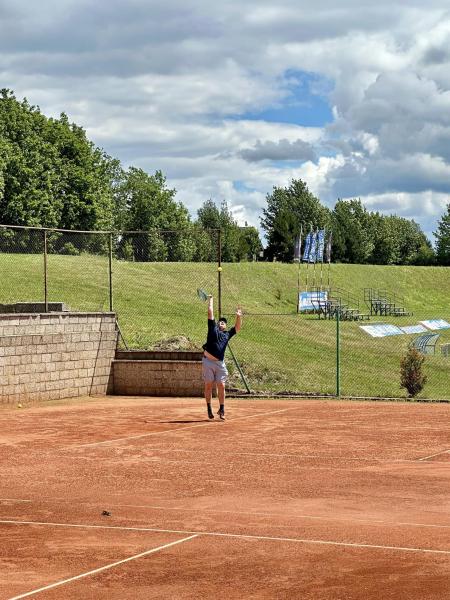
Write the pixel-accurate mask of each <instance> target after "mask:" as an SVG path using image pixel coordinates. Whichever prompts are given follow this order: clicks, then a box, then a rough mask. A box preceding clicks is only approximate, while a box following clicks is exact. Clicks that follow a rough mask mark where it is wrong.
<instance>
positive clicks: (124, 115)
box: [0, 0, 450, 239]
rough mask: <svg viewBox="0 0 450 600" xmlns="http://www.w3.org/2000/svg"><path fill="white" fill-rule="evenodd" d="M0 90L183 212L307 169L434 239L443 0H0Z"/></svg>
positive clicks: (330, 192) (324, 194)
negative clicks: (161, 188)
mask: <svg viewBox="0 0 450 600" xmlns="http://www.w3.org/2000/svg"><path fill="white" fill-rule="evenodd" d="M0 87H7V88H10V89H12V90H13V91H14V92H15V94H16V97H17V98H19V99H22V98H23V97H27V98H28V100H29V101H30V103H32V104H37V105H39V106H40V108H41V110H42V112H43V113H44V114H46V115H47V116H59V114H60V113H61V112H62V111H64V112H66V113H67V114H68V116H69V119H70V120H72V121H75V122H76V123H77V124H79V125H81V126H83V127H84V128H85V129H86V130H87V133H88V136H89V137H90V139H91V140H93V141H94V142H95V143H96V144H97V145H98V146H101V147H102V148H104V149H105V150H106V151H107V152H108V153H109V154H111V155H112V156H114V157H117V158H119V159H120V160H121V162H122V163H123V164H124V165H125V166H129V165H134V166H138V167H141V168H143V169H145V170H146V171H148V172H151V173H153V172H154V171H155V170H156V169H161V170H162V171H163V173H164V174H165V175H166V176H167V178H168V182H169V185H170V186H172V187H175V188H176V189H177V191H178V193H177V198H178V200H180V201H182V202H183V203H184V204H185V205H186V206H188V208H189V209H190V211H191V213H192V215H193V216H195V215H196V211H197V209H198V208H199V207H200V206H201V204H202V203H203V202H204V201H205V200H207V199H208V198H212V199H214V200H216V201H217V202H220V201H221V200H223V199H225V200H227V202H228V204H229V206H230V207H231V208H232V210H233V213H234V215H235V217H236V219H237V220H238V221H239V222H240V223H241V224H243V223H244V221H247V222H248V223H249V224H251V225H256V226H259V217H260V216H261V213H262V209H263V208H264V206H265V198H266V194H267V193H270V192H271V190H272V188H273V186H283V187H284V186H287V185H289V182H290V181H291V179H293V178H294V179H297V178H301V179H303V180H305V181H306V182H307V184H308V186H309V188H310V190H311V191H312V192H314V193H315V194H316V195H318V197H319V198H320V199H321V200H322V201H323V202H324V203H325V204H326V205H327V206H329V207H331V208H332V207H333V206H334V204H335V202H336V200H337V199H338V198H354V197H359V198H361V200H362V201H363V202H364V204H365V205H366V206H367V208H368V209H370V210H379V211H382V212H384V213H395V214H397V215H400V216H403V217H407V218H412V219H415V220H416V221H417V222H419V223H420V225H421V226H422V228H423V230H424V231H425V232H426V233H427V235H428V236H429V237H430V239H432V232H433V230H435V229H436V224H437V221H438V220H439V219H440V217H441V216H442V214H443V213H444V210H445V207H446V205H447V203H448V202H449V198H450V197H449V191H450V6H449V4H448V2H447V1H445V0H428V2H427V3H424V2H423V0H420V1H419V0H417V1H415V0H410V1H407V2H406V1H405V2H403V1H401V0H398V1H397V2H396V3H395V2H394V3H393V2H392V1H391V0H390V1H386V0H378V1H377V2H373V0H370V1H366V0H340V1H339V2H336V1H333V2H331V1H329V0H278V1H277V2H275V1H274V0H272V1H271V2H266V1H265V0H244V1H243V0H240V1H239V2H238V1H236V0H227V1H226V2H221V3H217V5H215V3H211V2H210V1H206V0H183V1H182V0H165V1H161V0H127V1H126V2H125V1H118V0H103V1H101V0H100V1H97V2H94V1H92V0H41V1H40V2H39V3H33V2H30V1H29V0H27V1H25V0H0Z"/></svg>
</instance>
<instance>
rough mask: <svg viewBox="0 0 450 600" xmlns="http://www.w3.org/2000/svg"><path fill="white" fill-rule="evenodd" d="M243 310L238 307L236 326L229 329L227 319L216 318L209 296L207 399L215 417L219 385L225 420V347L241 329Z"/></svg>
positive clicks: (204, 362) (205, 346) (204, 369)
mask: <svg viewBox="0 0 450 600" xmlns="http://www.w3.org/2000/svg"><path fill="white" fill-rule="evenodd" d="M241 322H242V311H241V309H240V308H238V309H236V322H235V324H234V327H232V328H231V329H230V330H229V331H227V320H226V318H225V317H220V318H219V322H218V323H216V321H215V320H214V308H213V297H212V296H211V295H209V296H208V336H207V339H206V343H205V344H203V350H204V352H203V359H202V373H203V379H204V381H205V400H206V407H207V409H208V418H209V419H214V414H213V411H212V408H211V398H212V391H213V387H214V385H216V386H217V395H218V397H219V411H218V413H217V414H218V415H219V417H220V418H221V419H222V421H225V382H226V380H227V377H228V371H227V367H226V366H225V361H224V358H225V349H226V347H227V345H228V342H229V341H230V339H231V338H232V337H233V335H236V333H238V332H239V330H240V329H241Z"/></svg>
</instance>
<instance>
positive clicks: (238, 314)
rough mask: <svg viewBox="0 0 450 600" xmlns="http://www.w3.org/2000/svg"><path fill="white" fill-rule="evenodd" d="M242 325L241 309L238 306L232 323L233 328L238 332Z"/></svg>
mask: <svg viewBox="0 0 450 600" xmlns="http://www.w3.org/2000/svg"><path fill="white" fill-rule="evenodd" d="M241 326H242V310H241V308H240V307H239V306H238V307H237V309H236V321H235V323H234V328H235V329H236V333H239V331H240V329H241Z"/></svg>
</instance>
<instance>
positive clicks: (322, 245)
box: [317, 229, 325, 262]
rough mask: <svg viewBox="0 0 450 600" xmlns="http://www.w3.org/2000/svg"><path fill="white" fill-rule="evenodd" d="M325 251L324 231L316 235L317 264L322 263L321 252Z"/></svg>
mask: <svg viewBox="0 0 450 600" xmlns="http://www.w3.org/2000/svg"><path fill="white" fill-rule="evenodd" d="M324 249H325V229H321V230H320V231H319V232H318V234H317V262H323V251H324Z"/></svg>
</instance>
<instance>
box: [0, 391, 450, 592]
mask: <svg viewBox="0 0 450 600" xmlns="http://www.w3.org/2000/svg"><path fill="white" fill-rule="evenodd" d="M205 412H206V411H205V410H204V404H203V402H202V401H201V400H199V399H195V400H192V399H173V398H170V399H154V398H117V397H114V398H106V399H92V398H91V399H84V400H77V401H68V402H66V403H60V404H53V405H46V406H34V407H25V408H22V409H16V408H14V409H12V408H2V409H0V421H1V429H0V431H1V432H2V433H1V434H0V469H1V471H0V473H1V485H0V535H1V540H2V543H1V544H0V598H1V599H11V598H22V597H27V598H28V597H39V598H43V599H56V598H58V599H61V598H64V599H66V598H67V599H81V598H83V599H91V598H92V599H101V598H105V599H106V598H108V599H116V598H117V599H119V598H120V599H128V598H129V599H133V600H141V599H142V600H143V599H149V598H173V599H180V598H181V599H184V598H192V599H193V598H196V599H197V598H219V597H223V596H225V597H226V600H231V599H235V598H236V599H237V598H239V599H242V598H246V599H247V598H276V599H283V598H302V599H311V600H312V599H314V600H338V599H339V600H352V599H364V600H375V599H376V600H380V599H383V600H385V599H391V598H392V599H396V600H403V599H405V600H406V599H408V600H412V599H413V600H416V599H417V600H419V599H420V600H423V599H430V600H431V599H433V600H434V599H442V600H444V599H445V600H448V598H450V497H449V496H450V437H449V427H448V423H449V422H450V405H449V404H407V403H382V402H376V403H375V402H374V403H369V402H337V401H323V400H299V399H296V400H273V401H271V400H229V401H228V406H227V421H226V422H225V423H223V422H219V421H218V419H217V418H216V419H215V420H214V422H209V421H208V420H207V419H205ZM104 510H107V511H109V512H110V513H111V514H110V515H109V516H104V515H102V512H103V511H104ZM175 542H177V543H175Z"/></svg>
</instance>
